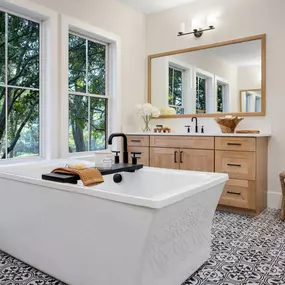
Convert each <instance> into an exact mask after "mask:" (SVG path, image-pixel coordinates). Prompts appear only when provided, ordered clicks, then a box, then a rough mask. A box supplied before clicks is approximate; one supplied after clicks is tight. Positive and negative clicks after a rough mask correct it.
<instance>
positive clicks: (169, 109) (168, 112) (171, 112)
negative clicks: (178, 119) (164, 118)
mask: <svg viewBox="0 0 285 285" xmlns="http://www.w3.org/2000/svg"><path fill="white" fill-rule="evenodd" d="M160 113H161V115H176V110H175V109H174V108H172V107H165V108H161V109H160Z"/></svg>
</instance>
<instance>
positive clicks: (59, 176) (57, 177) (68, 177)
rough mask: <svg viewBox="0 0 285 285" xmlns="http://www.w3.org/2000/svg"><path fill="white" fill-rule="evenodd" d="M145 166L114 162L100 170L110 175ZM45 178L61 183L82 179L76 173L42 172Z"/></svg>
mask: <svg viewBox="0 0 285 285" xmlns="http://www.w3.org/2000/svg"><path fill="white" fill-rule="evenodd" d="M141 168H143V164H128V163H117V164H113V165H112V167H111V168H109V169H105V168H99V167H98V170H99V171H100V172H101V174H102V175H108V174H113V173H118V172H134V171H135V170H138V169H141ZM42 179H43V180H49V181H53V182H59V183H71V184H77V181H78V180H80V177H79V175H74V174H64V173H46V174H42Z"/></svg>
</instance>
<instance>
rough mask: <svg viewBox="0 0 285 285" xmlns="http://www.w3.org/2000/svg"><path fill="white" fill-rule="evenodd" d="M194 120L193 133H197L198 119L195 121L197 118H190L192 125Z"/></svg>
mask: <svg viewBox="0 0 285 285" xmlns="http://www.w3.org/2000/svg"><path fill="white" fill-rule="evenodd" d="M194 119H195V120H196V125H195V133H198V119H197V117H192V119H191V122H192V123H193V121H194Z"/></svg>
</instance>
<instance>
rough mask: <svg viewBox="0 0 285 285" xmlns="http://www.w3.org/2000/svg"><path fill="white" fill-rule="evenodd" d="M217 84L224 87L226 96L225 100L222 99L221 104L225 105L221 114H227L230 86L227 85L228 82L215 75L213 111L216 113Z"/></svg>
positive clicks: (229, 103)
mask: <svg viewBox="0 0 285 285" xmlns="http://www.w3.org/2000/svg"><path fill="white" fill-rule="evenodd" d="M218 83H221V84H222V85H225V86H224V87H225V94H224V95H226V98H225V97H224V98H223V102H224V103H223V104H225V105H224V106H225V108H223V109H224V110H223V112H226V113H229V112H230V106H231V96H230V84H229V81H228V80H226V79H224V78H222V77H220V76H218V75H215V104H216V105H215V110H216V112H217V108H218V106H217V96H218V94H217V89H218ZM225 109H228V110H225Z"/></svg>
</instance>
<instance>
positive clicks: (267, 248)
mask: <svg viewBox="0 0 285 285" xmlns="http://www.w3.org/2000/svg"><path fill="white" fill-rule="evenodd" d="M212 235H213V244H212V253H211V258H210V259H209V260H208V261H207V262H206V263H205V264H204V265H203V266H202V267H201V268H200V269H199V270H198V271H197V272H196V273H195V274H193V275H192V276H191V277H190V278H189V279H188V280H187V281H185V282H184V283H183V284H182V285H210V284H211V285H212V284H216V285H237V284H242V285H245V284H246V285H247V284H248V285H250V284H251V285H285V222H282V221H280V220H279V211H277V210H270V209H268V210H266V211H265V212H263V213H262V214H261V215H260V216H258V217H254V218H252V217H248V216H246V215H237V214H230V213H225V212H216V215H215V218H214V224H213V228H212ZM0 284H1V285H64V283H62V282H60V281H57V280H55V279H53V278H52V277H50V276H48V275H46V274H44V273H42V272H40V271H38V270H37V269H35V268H32V267H30V266H28V265H26V264H25V263H23V262H21V261H19V260H17V259H15V258H13V257H11V256H9V255H7V254H5V253H4V252H1V251H0ZM78 285H80V284H78ZM94 285H100V284H94ZM118 285H123V284H118ZM134 285H135V284H134ZM149 285H153V284H149Z"/></svg>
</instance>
